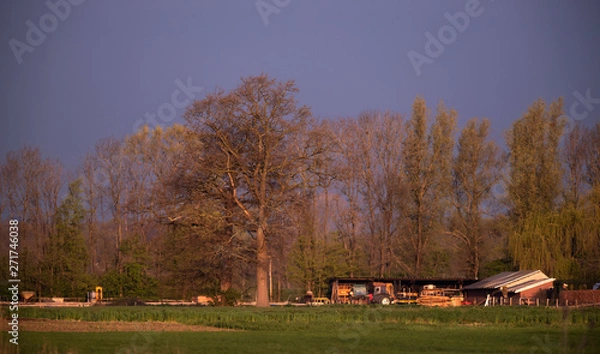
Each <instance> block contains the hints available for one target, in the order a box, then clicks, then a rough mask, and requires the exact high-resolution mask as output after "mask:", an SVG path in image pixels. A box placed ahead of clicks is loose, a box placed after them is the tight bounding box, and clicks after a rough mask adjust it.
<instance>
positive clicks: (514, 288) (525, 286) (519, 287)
mask: <svg viewBox="0 0 600 354" xmlns="http://www.w3.org/2000/svg"><path fill="white" fill-rule="evenodd" d="M554 280H555V279H554V278H547V279H534V280H529V281H526V282H523V283H518V284H514V285H511V286H509V287H508V288H507V290H508V292H509V293H515V294H518V293H520V292H522V291H525V290H529V289H532V288H535V287H536V286H540V285H544V284H547V283H552V282H553V281H554Z"/></svg>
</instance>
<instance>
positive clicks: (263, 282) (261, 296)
mask: <svg viewBox="0 0 600 354" xmlns="http://www.w3.org/2000/svg"><path fill="white" fill-rule="evenodd" d="M256 246H257V247H256V260H257V263H256V307H269V305H270V303H269V282H268V272H269V254H268V252H267V244H266V242H265V232H264V228H263V226H262V225H261V226H259V227H258V229H257V230H256Z"/></svg>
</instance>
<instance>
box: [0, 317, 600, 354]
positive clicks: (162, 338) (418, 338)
mask: <svg viewBox="0 0 600 354" xmlns="http://www.w3.org/2000/svg"><path fill="white" fill-rule="evenodd" d="M19 316H20V317H22V318H50V319H74V320H86V321H114V320H117V321H171V322H179V323H183V324H201V325H208V326H215V327H221V328H231V329H237V330H239V331H236V332H102V333H61V332H59V333H46V332H22V333H21V334H20V338H19V342H20V345H19V349H20V353H68V352H70V353H365V352H366V353H379V352H387V353H436V352H443V353H599V352H600V329H599V328H598V327H597V325H598V324H599V323H600V309H598V308H596V309H593V308H587V309H577V310H575V309H571V310H569V311H564V310H560V309H558V310H557V309H553V308H549V309H546V308H531V307H512V308H509V307H494V308H483V307H469V308H466V307H463V308H445V309H441V308H420V307H394V306H390V307H367V306H364V307H359V306H357V307H335V306H333V307H320V308H288V307H284V308H269V309H255V308H196V307H194V308H170V307H159V308H154V307H95V308H70V309H36V308H21V309H20V311H19ZM2 336H3V337H2V339H3V343H6V342H7V336H6V333H3V335H2ZM0 348H5V349H8V350H11V351H13V349H14V348H11V347H8V346H5V345H3V346H2V347H0ZM4 351H6V350H4Z"/></svg>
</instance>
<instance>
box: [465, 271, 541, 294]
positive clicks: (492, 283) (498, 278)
mask: <svg viewBox="0 0 600 354" xmlns="http://www.w3.org/2000/svg"><path fill="white" fill-rule="evenodd" d="M545 279H549V278H548V276H546V274H544V273H542V271H541V270H520V271H517V272H502V273H499V274H496V275H494V276H491V277H489V278H485V279H483V280H481V281H478V282H476V283H473V284H471V285H467V286H465V287H464V288H463V289H464V290H473V289H499V288H501V287H503V286H506V287H509V288H510V287H511V286H513V287H514V286H517V285H518V284H523V283H525V282H529V281H538V280H545Z"/></svg>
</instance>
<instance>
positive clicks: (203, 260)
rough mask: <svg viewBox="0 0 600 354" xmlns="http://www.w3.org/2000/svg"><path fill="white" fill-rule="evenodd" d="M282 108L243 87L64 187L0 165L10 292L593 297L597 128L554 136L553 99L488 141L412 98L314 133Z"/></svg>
mask: <svg viewBox="0 0 600 354" xmlns="http://www.w3.org/2000/svg"><path fill="white" fill-rule="evenodd" d="M297 92H298V89H297V88H296V86H295V84H294V82H293V81H286V82H281V81H277V80H275V79H272V78H269V77H268V76H266V75H261V76H255V77H248V78H244V79H242V81H241V83H240V85H239V86H238V87H237V88H235V89H233V90H231V91H223V90H219V89H217V90H215V91H214V92H212V93H210V94H208V95H206V96H205V97H204V98H203V99H202V100H199V101H195V102H194V103H193V104H192V105H191V106H189V107H188V108H187V110H186V113H185V115H184V117H185V121H186V124H185V125H173V126H170V127H166V128H161V127H156V128H154V129H150V128H149V127H143V128H142V129H140V130H139V131H137V132H136V133H135V134H133V135H130V136H126V137H125V138H123V139H117V138H106V139H103V140H100V141H98V142H97V143H96V145H95V148H94V149H93V150H92V151H90V152H89V153H88V154H87V155H86V156H85V157H84V158H83V159H82V163H81V165H80V166H78V168H77V169H76V170H66V169H65V168H64V167H63V166H62V164H61V162H60V161H59V160H57V159H53V158H51V157H46V156H44V154H43V152H42V151H40V150H39V148H37V147H33V146H25V147H23V148H21V149H19V150H15V151H11V152H9V153H8V154H7V155H6V157H5V159H4V161H2V164H1V165H0V169H1V171H0V172H1V173H0V180H1V183H0V216H1V218H2V224H3V225H5V227H4V229H5V231H3V233H5V234H6V235H7V234H8V220H9V219H18V220H19V231H20V242H19V249H18V251H19V271H20V278H21V285H20V288H21V289H22V290H33V291H36V292H37V294H38V296H40V295H41V296H44V297H50V296H62V297H79V298H83V297H85V294H86V292H87V291H90V290H93V287H94V286H96V285H101V286H103V287H104V292H105V296H110V297H114V298H119V297H121V298H141V299H151V298H170V299H180V298H183V299H189V298H190V297H191V296H194V295H201V294H202V295H221V299H222V300H223V302H230V301H232V299H236V298H240V297H243V298H245V299H252V300H256V301H257V305H258V306H268V303H269V295H270V290H272V293H273V294H272V296H273V297H272V300H276V299H278V298H279V299H282V300H285V297H287V295H286V294H289V293H290V291H291V290H290V289H295V290H297V291H298V292H301V291H306V290H312V291H313V292H314V293H315V295H317V294H319V293H320V294H323V293H325V292H326V291H327V279H328V278H329V277H333V276H378V277H384V276H385V277H388V276H389V277H396V276H402V277H416V278H425V277H467V278H482V277H486V276H489V275H493V274H496V273H498V272H500V271H506V270H517V269H541V270H542V271H544V272H545V273H546V274H548V275H549V276H552V277H555V278H557V279H560V280H561V281H565V282H567V283H569V284H575V285H577V286H580V287H584V286H586V285H587V286H589V285H590V284H593V283H595V282H598V281H600V124H597V125H595V126H593V127H586V126H583V125H580V124H577V125H575V126H573V127H569V129H566V128H567V127H566V122H565V120H564V112H563V102H562V99H558V100H556V101H554V102H550V103H546V102H544V101H543V100H541V99H540V100H537V101H535V102H533V103H531V105H530V106H529V108H528V109H527V111H526V112H525V113H524V114H523V116H522V117H520V118H518V119H516V120H515V121H514V123H513V124H512V126H511V128H510V129H509V130H508V131H506V132H504V139H505V140H504V141H503V142H498V141H494V140H493V139H491V138H490V122H489V121H488V120H487V119H485V118H473V119H471V120H469V121H468V122H467V123H466V124H465V126H464V127H461V128H459V127H457V115H458V112H456V111H455V110H453V109H451V108H447V107H446V106H444V104H443V103H440V104H438V105H437V107H431V105H427V104H426V102H425V100H424V99H423V98H421V97H417V98H416V99H415V100H414V102H413V105H412V109H410V110H409V109H407V110H408V111H410V114H409V115H407V116H404V115H402V114H399V113H394V112H379V111H367V112H364V113H362V114H360V115H359V116H358V117H350V118H339V119H327V120H320V121H318V120H316V119H314V118H313V117H312V115H311V111H310V108H309V107H306V106H302V105H301V104H300V103H299V102H297V100H296V97H295V95H296V93H297ZM515 118H517V117H515ZM504 147H505V148H504ZM3 239H4V240H5V241H4V242H2V244H1V245H0V250H1V251H2V253H1V254H0V257H1V258H2V259H3V260H2V264H3V266H2V270H1V271H2V274H8V250H9V248H8V240H7V239H8V237H4V238H3ZM0 279H7V277H5V276H2V277H0ZM2 282H3V283H5V284H4V285H7V283H6V281H4V280H3V281H2ZM4 285H3V286H2V288H3V289H4V290H3V291H6V288H7V286H4Z"/></svg>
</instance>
